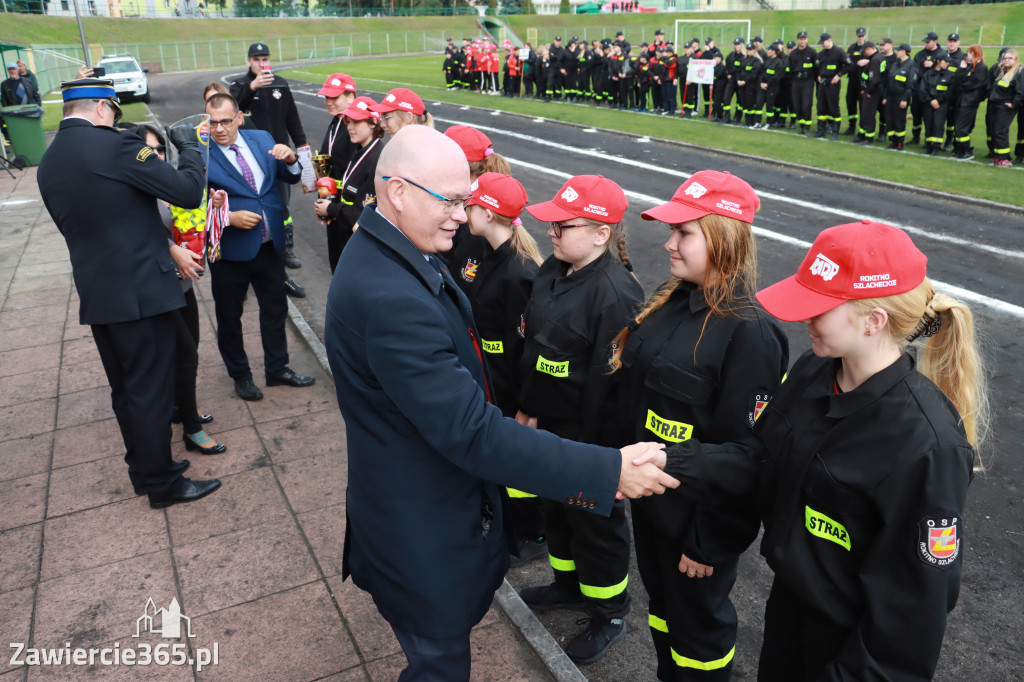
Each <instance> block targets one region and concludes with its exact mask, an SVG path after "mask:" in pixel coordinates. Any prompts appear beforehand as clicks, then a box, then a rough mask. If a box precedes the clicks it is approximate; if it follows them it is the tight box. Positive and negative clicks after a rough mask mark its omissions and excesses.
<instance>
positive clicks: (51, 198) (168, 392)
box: [25, 78, 220, 509]
mask: <svg viewBox="0 0 1024 682" xmlns="http://www.w3.org/2000/svg"><path fill="white" fill-rule="evenodd" d="M25 80H26V81H27V80H28V79H25ZM61 87H62V89H63V93H62V94H63V98H64V120H63V121H61V124H60V129H59V130H58V131H57V136H56V137H54V139H53V142H52V143H51V144H50V147H49V149H47V150H46V153H45V154H44V155H43V159H42V161H41V162H40V164H39V173H38V180H39V193H40V194H41V195H42V197H43V203H44V204H45V205H46V210H47V211H49V212H50V217H52V218H53V222H54V223H56V224H57V229H59V230H60V233H61V234H62V235H63V236H64V239H65V241H67V245H68V251H69V252H70V254H71V271H72V274H73V276H74V279H75V288H76V289H77V290H78V296H79V298H80V299H81V306H80V308H79V322H80V323H81V324H88V325H90V326H91V327H92V336H93V339H94V340H95V342H96V348H97V350H99V353H100V359H101V360H102V361H103V369H104V371H105V372H106V374H107V380H108V381H109V382H110V402H111V403H112V405H113V408H114V415H115V416H116V417H117V424H118V426H119V427H120V429H121V435H122V437H123V439H124V446H125V456H124V459H125V462H126V463H127V464H128V476H129V478H130V479H131V482H132V486H133V487H134V488H135V493H136V494H137V495H143V494H148V495H149V504H150V506H151V507H153V508H154V509H159V508H161V507H167V506H169V505H172V504H175V503H177V502H189V501H192V500H197V499H199V498H201V497H203V496H205V495H208V494H210V493H212V492H213V491H214V490H216V489H217V488H218V487H220V481H218V480H217V479H211V480H208V481H192V480H189V479H187V478H182V476H181V474H182V472H183V471H185V469H187V468H188V462H187V461H185V460H182V461H180V462H175V461H173V460H172V459H171V446H170V442H169V434H170V432H171V412H172V408H173V406H174V405H173V403H174V348H175V333H174V325H175V318H176V317H177V315H178V313H177V309H178V308H182V307H184V306H185V297H184V296H183V295H182V293H181V286H180V285H179V283H178V277H177V273H176V271H175V265H174V261H173V260H172V259H171V255H170V252H169V251H168V248H167V230H166V229H164V226H163V222H162V221H161V220H160V214H159V212H158V211H157V199H158V198H159V199H163V200H165V201H168V202H170V203H172V204H174V205H176V206H181V207H183V208H196V207H198V206H199V204H200V202H201V201H202V195H203V186H204V185H205V182H206V172H205V168H204V167H203V159H202V156H201V155H200V153H199V149H198V147H199V140H197V136H196V131H195V130H194V129H193V128H191V127H189V128H186V129H184V130H174V131H171V141H172V142H174V144H175V146H176V147H177V148H178V152H179V156H178V169H177V170H175V169H174V168H173V167H172V166H170V165H169V164H166V163H164V162H163V161H161V160H160V159H159V158H158V157H157V155H156V152H155V151H153V149H151V148H150V147H147V146H146V143H145V142H144V141H143V140H142V139H141V138H139V136H138V135H136V134H134V133H128V132H124V131H121V130H119V129H117V128H115V127H114V124H115V123H116V122H117V119H119V118H120V117H121V107H120V106H119V105H118V102H117V97H116V96H115V93H114V86H113V83H112V82H111V81H109V80H100V79H97V78H83V79H80V80H76V81H69V82H66V83H64V84H62V86H61Z"/></svg>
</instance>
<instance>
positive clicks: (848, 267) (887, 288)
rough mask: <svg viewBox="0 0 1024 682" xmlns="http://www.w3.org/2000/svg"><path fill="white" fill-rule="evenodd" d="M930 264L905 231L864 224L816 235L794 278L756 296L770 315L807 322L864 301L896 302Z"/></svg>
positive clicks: (845, 226) (874, 224) (830, 229)
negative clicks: (893, 299)
mask: <svg viewBox="0 0 1024 682" xmlns="http://www.w3.org/2000/svg"><path fill="white" fill-rule="evenodd" d="M927 264H928V258H927V257H926V256H925V255H924V254H923V253H921V251H920V250H918V248H917V247H916V246H914V242H912V241H910V237H909V236H907V233H906V232H904V231H903V230H901V229H899V228H896V227H893V226H892V225H885V224H883V223H875V222H872V221H870V220H864V221H861V222H859V223H850V224H847V225H836V226H835V227H830V228H828V229H827V230H825V231H823V232H822V233H821V234H819V235H818V238H817V239H815V240H814V244H812V245H811V250H810V251H808V252H807V255H806V256H805V257H804V262H803V263H801V264H800V269H799V270H797V272H796V274H795V275H793V276H792V277H787V278H786V279H784V280H782V281H781V282H778V283H776V284H773V285H771V286H770V287H768V288H767V289H762V290H761V291H759V292H757V300H758V301H760V302H761V305H763V306H764V309H765V310H767V311H768V312H769V313H771V314H772V315H774V316H775V317H777V318H779V319H780V320H786V321H788V322H797V321H800V320H807V319H810V318H812V317H815V316H817V315H821V314H822V313H826V312H828V311H829V310H832V309H833V308H835V307H836V306H838V305H841V304H843V303H845V302H846V301H851V300H855V299H861V298H880V297H883V296H895V295H896V294H902V293H905V292H907V291H910V290H912V289H914V288H915V287H916V286H917V285H919V284H920V283H921V282H923V281H924V278H925V275H926V271H927Z"/></svg>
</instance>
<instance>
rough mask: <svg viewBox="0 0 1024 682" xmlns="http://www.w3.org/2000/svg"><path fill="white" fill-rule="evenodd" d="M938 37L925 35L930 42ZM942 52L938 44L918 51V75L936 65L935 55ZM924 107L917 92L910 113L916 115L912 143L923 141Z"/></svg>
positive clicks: (916, 61)
mask: <svg viewBox="0 0 1024 682" xmlns="http://www.w3.org/2000/svg"><path fill="white" fill-rule="evenodd" d="M938 39H939V36H937V35H936V34H935V33H929V34H928V35H927V36H925V41H929V42H930V41H932V40H938ZM940 52H942V49H941V48H940V47H939V46H938V45H936V46H935V47H934V48H932V49H928V48H927V47H926V48H924V49H922V50H919V51H918V53H917V54H915V55H914V63H915V64H917V73H918V76H923V75H924V73H925V72H926V71H928V70H929V69H931V68H932V67H934V66H935V55H937V54H939V53H940ZM924 107H925V105H924V103H922V102H921V100H920V99H919V98H918V97H917V95H916V93H915V95H914V99H913V100H912V101H911V103H910V113H911V115H912V116H913V117H914V128H913V131H912V132H913V137H912V138H911V140H910V143H911V144H917V143H918V142H920V141H921V126H922V125H924V119H923V116H924Z"/></svg>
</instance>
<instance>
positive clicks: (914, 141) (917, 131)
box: [910, 128, 921, 144]
mask: <svg viewBox="0 0 1024 682" xmlns="http://www.w3.org/2000/svg"><path fill="white" fill-rule="evenodd" d="M920 143H921V129H920V128H914V136H913V137H911V138H910V144H920Z"/></svg>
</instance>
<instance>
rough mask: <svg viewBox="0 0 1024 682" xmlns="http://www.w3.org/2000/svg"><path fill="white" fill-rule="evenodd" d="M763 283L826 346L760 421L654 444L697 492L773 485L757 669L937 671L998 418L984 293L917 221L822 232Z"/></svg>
mask: <svg viewBox="0 0 1024 682" xmlns="http://www.w3.org/2000/svg"><path fill="white" fill-rule="evenodd" d="M757 298H758V300H759V301H760V302H761V304H762V305H764V307H765V309H766V310H767V311H768V312H769V313H771V314H772V315H774V316H775V317H778V318H779V319H782V320H787V321H794V322H796V321H799V322H803V323H804V324H805V325H806V327H807V332H808V335H809V337H810V343H811V350H810V351H808V352H807V353H805V354H804V355H803V356H802V357H801V358H800V359H798V360H797V361H796V363H795V364H794V365H793V367H792V369H790V371H789V374H788V376H787V378H786V381H785V383H783V385H782V387H781V388H780V389H779V391H778V394H777V395H776V396H775V397H774V398H772V400H771V402H770V403H769V404H768V406H767V407H766V408H765V409H764V410H763V412H762V413H761V417H760V419H758V423H757V428H756V429H755V434H754V435H755V437H754V438H751V439H747V440H745V441H739V442H735V443H725V444H722V445H708V444H703V443H700V442H698V441H696V440H690V441H686V442H684V443H680V444H678V445H674V446H672V447H670V448H669V449H668V451H667V456H665V455H663V456H661V457H655V458H654V459H655V460H656V461H658V460H660V461H658V463H659V464H660V463H662V462H664V463H665V470H666V471H667V472H668V473H670V474H672V475H674V476H676V477H677V478H679V479H680V480H681V481H682V485H681V486H680V487H679V490H680V491H682V493H683V494H684V495H686V496H687V497H689V498H690V499H693V500H695V501H698V502H702V503H706V504H715V505H733V504H742V503H743V501H750V500H759V501H760V507H761V519H762V520H763V522H764V536H763V539H762V542H761V554H763V555H764V557H765V558H766V559H767V561H768V565H769V566H771V568H772V570H773V571H774V572H775V580H774V583H773V584H772V589H771V593H770V594H769V596H768V603H767V606H766V608H765V629H764V643H763V646H762V649H761V660H760V665H759V670H758V679H759V680H794V679H839V678H843V679H858V680H863V679H896V678H900V679H921V680H926V679H931V678H932V677H933V676H934V674H935V669H936V665H937V662H938V657H939V652H940V651H941V649H942V638H943V635H944V633H945V628H946V616H947V614H948V613H949V612H950V611H951V610H952V609H953V607H954V606H955V605H956V601H957V594H958V592H959V589H960V571H961V566H962V562H963V551H964V547H965V545H964V534H965V532H966V531H969V526H968V525H966V524H965V523H964V518H963V511H964V505H965V501H966V497H967V487H968V485H969V484H970V481H971V477H972V475H973V472H974V470H975V468H976V467H978V466H979V460H978V457H977V452H978V448H979V447H980V446H981V444H982V442H983V440H984V438H985V435H986V433H987V430H988V400H987V391H986V388H985V380H984V370H983V367H982V362H981V354H980V352H979V350H978V347H977V342H976V339H975V333H974V324H973V320H972V316H971V313H970V310H968V308H967V306H965V305H964V304H962V303H959V302H957V301H955V300H954V299H952V298H950V297H949V296H947V295H945V294H942V293H939V292H936V291H935V288H934V287H933V285H932V284H931V282H930V281H929V280H928V278H927V258H926V257H925V255H924V254H923V253H921V251H919V250H918V249H917V247H916V246H914V244H913V242H912V241H911V240H910V237H909V236H907V234H906V233H905V232H903V231H902V230H899V229H897V228H895V227H892V226H889V225H884V224H881V223H875V222H871V221H868V220H865V221H863V222H861V223H854V224H849V225H837V226H835V227H831V228H829V229H827V230H825V231H824V232H822V233H821V234H820V235H818V238H817V239H816V240H815V241H814V244H813V245H812V246H811V249H810V251H808V253H807V256H806V257H805V258H804V260H803V263H802V264H801V265H800V268H799V269H798V270H797V273H796V274H795V275H793V276H792V277H789V278H787V279H785V280H783V281H782V282H779V283H777V284H774V285H772V286H770V287H768V288H767V289H764V290H762V291H760V292H758V294H757ZM642 459H643V458H638V460H636V461H637V462H640V461H641V460H642Z"/></svg>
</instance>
